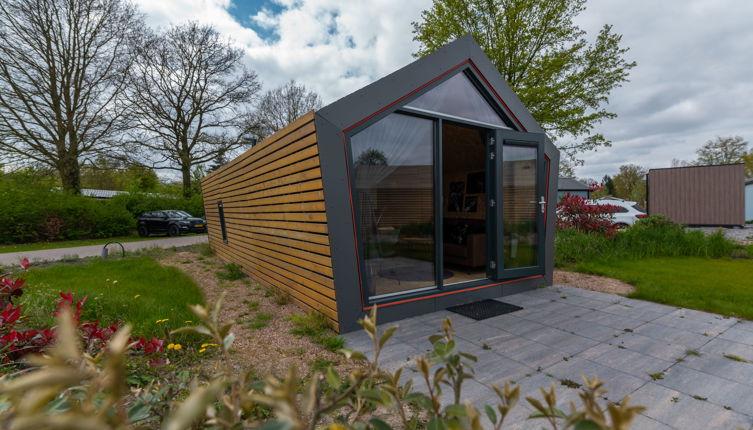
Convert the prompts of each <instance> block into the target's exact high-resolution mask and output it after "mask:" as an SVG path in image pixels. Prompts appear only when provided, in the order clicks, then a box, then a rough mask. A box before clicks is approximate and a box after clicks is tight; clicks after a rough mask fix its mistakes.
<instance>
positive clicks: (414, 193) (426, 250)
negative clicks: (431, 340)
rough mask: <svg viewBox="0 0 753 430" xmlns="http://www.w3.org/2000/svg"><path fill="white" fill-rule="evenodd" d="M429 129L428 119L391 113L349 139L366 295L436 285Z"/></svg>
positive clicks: (430, 121) (391, 292)
mask: <svg viewBox="0 0 753 430" xmlns="http://www.w3.org/2000/svg"><path fill="white" fill-rule="evenodd" d="M433 130H434V122H433V121H432V120H428V119H423V118H417V117H413V116H408V115H402V114H392V115H389V116H387V117H385V118H384V119H382V120H380V121H378V122H376V123H374V124H373V125H371V126H369V127H368V128H367V129H365V130H364V131H361V132H359V133H358V134H356V135H354V136H353V137H352V138H351V139H350V142H351V153H352V157H353V160H352V161H353V165H354V176H355V178H354V181H355V188H356V193H357V196H356V201H357V204H358V208H357V209H358V211H357V214H359V216H360V220H359V221H360V222H359V225H360V230H361V231H360V233H361V234H360V239H361V244H362V249H363V251H364V253H365V255H364V256H362V258H363V259H364V263H365V264H364V266H365V273H363V281H364V284H365V287H366V288H367V291H368V292H369V295H370V296H371V297H374V296H382V295H386V294H393V293H399V292H405V291H409V290H414V289H418V288H422V287H430V286H434V285H436V283H437V282H436V279H435V278H436V276H435V263H434V260H435V258H434V163H433V160H434V136H433Z"/></svg>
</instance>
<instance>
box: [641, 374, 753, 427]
mask: <svg viewBox="0 0 753 430" xmlns="http://www.w3.org/2000/svg"><path fill="white" fill-rule="evenodd" d="M656 383H657V384H659V385H662V386H665V387H667V388H671V389H673V390H677V391H680V392H683V393H685V394H687V395H690V396H700V397H702V398H705V399H707V401H709V402H711V403H714V404H717V405H719V406H731V407H732V408H734V409H736V410H741V411H742V412H744V413H746V414H751V415H753V402H751V400H750V399H751V398H753V389H752V388H751V387H749V386H746V385H742V384H739V383H737V382H733V381H731V380H729V379H725V378H720V377H718V376H715V375H710V374H708V373H704V372H701V371H698V370H695V369H691V368H689V367H687V366H684V365H682V364H678V365H676V366H673V367H672V368H671V369H669V370H668V371H667V372H666V374H665V375H664V379H661V380H658V381H656ZM740 396H744V398H743V399H740Z"/></svg>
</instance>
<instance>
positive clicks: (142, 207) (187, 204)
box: [112, 193, 204, 218]
mask: <svg viewBox="0 0 753 430" xmlns="http://www.w3.org/2000/svg"><path fill="white" fill-rule="evenodd" d="M112 200H113V201H114V202H117V203H118V204H119V205H121V206H123V207H124V208H125V209H126V210H127V211H128V212H130V213H131V215H133V217H134V218H136V217H138V216H140V215H141V214H142V213H144V212H149V211H157V210H162V209H173V210H182V211H186V212H188V213H189V214H191V215H193V216H196V217H202V216H204V200H203V199H202V198H201V195H198V194H197V195H194V196H192V197H190V198H183V197H173V196H163V195H154V194H145V193H127V194H119V195H117V196H115V197H113V198H112Z"/></svg>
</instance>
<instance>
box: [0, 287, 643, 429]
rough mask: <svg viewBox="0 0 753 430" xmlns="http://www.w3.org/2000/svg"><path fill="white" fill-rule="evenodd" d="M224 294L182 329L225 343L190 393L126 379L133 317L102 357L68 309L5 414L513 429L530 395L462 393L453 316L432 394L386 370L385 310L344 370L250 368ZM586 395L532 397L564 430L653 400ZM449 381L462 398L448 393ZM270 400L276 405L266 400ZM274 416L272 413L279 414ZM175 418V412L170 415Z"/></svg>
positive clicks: (232, 425)
mask: <svg viewBox="0 0 753 430" xmlns="http://www.w3.org/2000/svg"><path fill="white" fill-rule="evenodd" d="M221 307H222V298H220V299H219V300H218V301H217V302H216V303H215V304H214V306H213V307H211V311H210V310H209V309H208V308H206V307H204V306H198V305H197V306H193V307H192V310H193V312H194V313H195V314H196V316H197V317H198V324H196V325H194V326H191V327H185V328H182V329H179V330H176V331H175V332H173V333H179V332H180V333H184V332H190V333H195V334H201V335H204V336H207V337H209V338H210V339H211V341H212V342H214V343H216V344H217V346H218V348H219V349H220V350H221V353H219V354H217V355H215V357H216V358H215V370H216V374H215V375H213V376H211V377H210V378H209V379H208V380H206V381H204V382H200V381H199V380H198V379H195V380H194V381H193V382H191V384H190V386H189V387H188V394H187V396H186V397H185V399H180V398H179V397H177V398H176V399H172V398H170V397H169V396H168V395H167V394H166V393H167V392H168V391H170V393H175V392H176V391H175V390H172V391H171V390H170V389H169V388H170V387H169V386H168V387H160V386H159V385H156V384H155V385H153V386H150V387H147V388H146V389H144V390H143V391H142V392H141V393H139V394H138V395H136V396H135V398H134V396H132V395H130V394H129V393H128V392H127V390H126V388H127V384H126V370H125V369H126V364H127V363H126V360H127V357H128V356H127V354H126V352H127V349H128V347H129V344H128V342H129V340H128V339H129V333H130V328H129V327H127V326H126V327H123V328H121V329H120V330H119V331H118V332H117V333H116V334H115V335H114V336H113V337H112V339H111V340H110V341H109V343H108V344H107V347H106V349H104V350H103V351H102V352H100V353H99V354H97V355H96V356H94V357H92V356H90V355H88V354H87V353H86V352H85V351H84V350H82V348H81V345H80V342H79V340H78V337H77V336H76V328H75V324H74V322H73V316H72V314H71V310H70V309H69V308H64V309H63V310H62V311H61V313H60V315H59V327H58V333H59V334H58V338H57V343H56V344H55V346H54V347H53V348H52V349H50V350H49V351H48V354H47V355H43V356H32V357H31V358H30V359H29V363H30V364H31V365H32V366H36V367H34V368H33V369H32V370H30V371H28V372H26V373H23V374H17V375H12V376H7V377H5V378H3V379H2V380H0V410H1V411H3V412H2V413H0V422H2V423H3V424H2V427H3V428H13V429H32V428H53V429H59V428H71V427H74V426H75V427H76V428H83V429H131V428H136V427H137V426H140V425H144V424H154V425H161V427H162V428H164V429H166V430H181V429H185V428H212V429H238V428H246V427H259V426H260V428H264V429H291V430H309V429H310V430H313V429H317V428H322V427H323V426H328V428H329V429H332V430H340V429H354V430H366V429H374V430H385V429H391V428H393V427H396V428H405V429H423V428H429V429H472V430H481V429H483V428H485V424H486V419H488V420H489V422H490V423H491V427H493V428H494V429H495V430H496V429H501V428H503V425H504V423H505V419H506V418H508V417H509V413H510V411H511V410H512V409H513V408H514V407H515V406H516V404H517V403H518V401H519V398H520V387H511V385H510V384H509V383H507V382H505V384H504V386H503V387H502V388H500V387H498V386H496V385H494V386H493V388H494V392H495V393H496V395H497V399H495V402H496V404H494V405H485V407H484V409H483V410H484V414H485V416H486V419H485V418H484V415H482V413H481V412H480V411H479V410H478V409H477V408H476V407H475V406H473V405H472V404H471V403H470V402H468V401H465V402H462V403H461V401H460V399H462V388H463V383H464V382H465V381H467V380H469V379H473V367H472V363H474V362H475V361H476V358H475V357H473V356H472V355H470V354H466V353H463V352H462V351H459V350H458V349H457V343H456V341H455V340H454V330H453V327H452V322H451V321H450V320H449V319H446V320H444V321H443V322H442V329H443V333H442V334H440V335H437V336H432V337H431V342H432V350H431V351H430V352H429V353H427V354H424V355H422V356H419V357H417V358H416V361H415V363H416V367H417V369H418V372H419V375H420V378H422V379H423V382H425V383H426V387H427V390H426V392H422V391H418V390H415V389H414V387H413V381H412V380H411V379H410V378H408V377H407V376H405V375H404V374H403V368H398V369H396V370H394V371H390V370H385V369H382V368H381V366H380V361H379V360H380V357H381V356H382V354H383V348H384V346H385V345H386V344H387V342H388V341H389V339H390V338H391V337H392V335H393V334H394V333H395V330H396V329H397V327H396V326H395V327H390V328H388V329H386V330H385V331H384V332H382V333H380V331H379V330H378V328H377V325H376V312H375V311H372V313H371V315H369V316H366V317H364V318H363V319H362V320H361V325H362V326H363V328H364V330H365V332H366V333H367V335H368V336H369V338H370V339H371V343H372V346H373V353H372V354H370V357H369V356H367V355H366V354H363V353H361V352H358V351H354V350H350V349H343V350H341V351H342V353H343V354H344V355H345V357H346V358H347V359H348V360H349V363H350V368H351V369H352V370H350V371H348V372H347V373H346V374H344V375H340V373H339V372H338V371H337V370H336V369H335V368H334V367H329V368H327V369H326V370H325V371H324V372H315V373H314V374H313V375H311V376H310V377H309V378H304V379H301V378H300V377H299V375H298V374H297V372H296V369H295V368H291V369H290V371H289V372H288V374H287V375H286V376H285V377H283V378H280V377H276V376H273V375H270V376H267V377H266V378H265V379H264V380H263V381H258V380H255V378H254V376H253V373H252V372H247V373H239V372H237V371H236V369H235V368H234V366H233V364H232V362H231V360H230V354H231V352H230V351H231V348H232V345H233V341H234V339H235V336H234V335H233V334H232V332H231V328H232V325H231V324H229V323H227V322H224V321H222V320H221V319H220V310H221ZM584 383H585V384H584V387H585V388H584V389H583V390H582V392H581V393H580V399H581V405H580V406H576V405H575V403H574V402H571V403H570V410H569V412H565V411H562V410H560V409H558V408H557V397H556V394H555V392H554V386H553V385H552V386H550V388H549V389H548V390H546V389H541V395H542V399H541V400H539V399H537V398H534V397H527V398H526V401H528V403H530V404H531V406H533V408H534V409H535V412H534V413H533V414H532V415H530V416H529V417H528V419H540V420H544V421H546V422H547V423H548V424H549V426H550V427H551V428H553V429H560V428H561V429H569V428H577V429H581V428H589V429H592V428H593V429H602V430H607V429H612V430H625V429H628V428H629V426H630V423H631V422H632V420H633V419H634V417H635V416H636V415H637V414H638V413H640V412H641V411H642V410H643V409H644V408H643V407H641V406H632V405H630V398H629V397H626V398H624V399H623V400H621V401H620V402H618V403H612V404H609V405H607V406H606V407H604V406H602V405H601V404H600V400H599V399H600V398H601V397H602V396H603V394H604V393H605V390H604V389H603V382H601V381H599V380H598V379H596V378H593V379H589V378H586V377H584ZM444 390H450V391H451V392H452V397H453V400H452V402H450V403H448V404H445V402H443V398H444V396H443V393H444ZM265 408H268V409H265ZM270 413H272V414H274V419H268V416H269V414H270ZM163 416H166V418H164V419H163V418H162V417H163Z"/></svg>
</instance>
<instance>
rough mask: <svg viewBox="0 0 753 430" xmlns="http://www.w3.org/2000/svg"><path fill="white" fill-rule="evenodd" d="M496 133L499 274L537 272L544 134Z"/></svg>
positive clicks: (540, 253) (541, 227) (541, 234)
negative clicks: (498, 201) (497, 145)
mask: <svg viewBox="0 0 753 430" xmlns="http://www.w3.org/2000/svg"><path fill="white" fill-rule="evenodd" d="M497 135H498V139H497V142H499V143H501V145H500V146H499V147H498V148H497V152H498V153H499V155H501V156H500V157H498V161H497V178H498V185H499V190H498V193H499V197H498V198H499V200H500V201H501V202H502V205H501V207H500V210H501V213H500V214H499V215H498V217H499V219H498V224H497V225H498V228H499V231H500V233H501V237H499V238H498V245H497V249H498V250H499V252H500V257H499V267H500V270H499V271H498V273H499V277H500V278H510V277H516V276H527V275H534V274H540V273H543V261H544V260H543V249H544V246H543V245H544V213H545V209H546V197H545V183H544V182H545V180H546V178H545V176H544V175H545V169H544V160H543V153H542V152H543V135H541V134H537V133H519V132H511V131H504V130H502V131H499V132H498V133H497Z"/></svg>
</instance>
